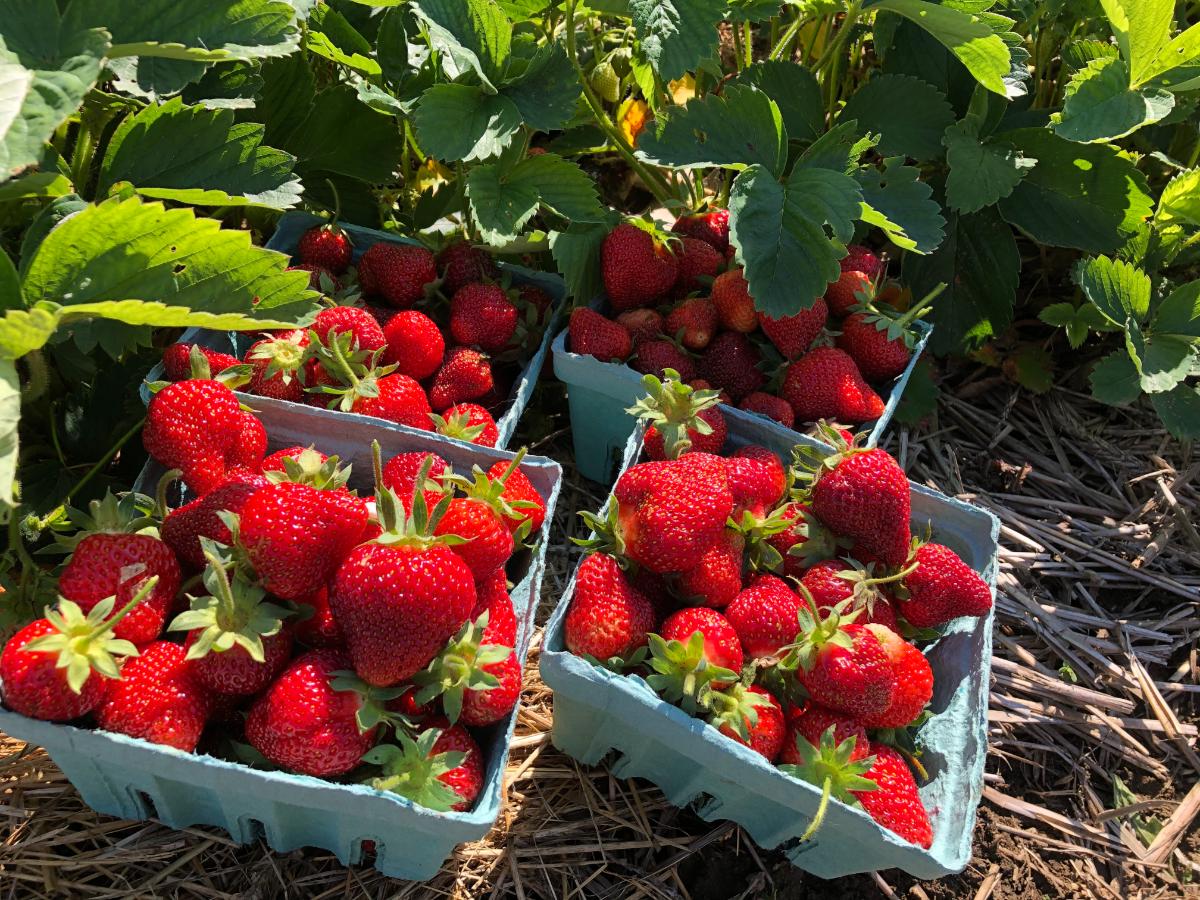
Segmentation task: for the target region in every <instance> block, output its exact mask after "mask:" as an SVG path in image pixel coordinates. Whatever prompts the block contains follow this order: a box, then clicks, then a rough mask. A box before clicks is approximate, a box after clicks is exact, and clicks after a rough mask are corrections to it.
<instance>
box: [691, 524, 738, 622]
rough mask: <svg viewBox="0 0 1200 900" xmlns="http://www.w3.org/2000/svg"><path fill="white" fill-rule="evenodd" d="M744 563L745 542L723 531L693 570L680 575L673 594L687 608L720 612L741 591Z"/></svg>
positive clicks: (731, 532)
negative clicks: (693, 607) (705, 608)
mask: <svg viewBox="0 0 1200 900" xmlns="http://www.w3.org/2000/svg"><path fill="white" fill-rule="evenodd" d="M745 559H746V538H745V537H744V536H743V535H742V534H741V533H740V532H738V531H735V530H733V529H732V528H726V529H725V533H724V534H722V535H721V537H720V538H718V540H717V542H716V543H715V544H713V545H712V546H711V547H709V548H708V550H707V551H706V552H705V554H704V555H703V556H702V557H700V562H699V563H697V564H696V567H695V568H694V569H689V570H688V571H686V572H683V573H682V574H680V576H679V578H678V580H677V581H676V583H675V593H676V594H677V595H678V596H679V597H680V598H681V599H682V600H684V601H685V602H687V603H688V604H689V605H692V606H709V607H712V608H714V609H722V608H723V607H725V606H727V605H728V604H729V602H730V601H731V600H733V598H734V597H736V596H737V595H738V594H739V593H740V592H741V590H742V568H743V566H744V565H745Z"/></svg>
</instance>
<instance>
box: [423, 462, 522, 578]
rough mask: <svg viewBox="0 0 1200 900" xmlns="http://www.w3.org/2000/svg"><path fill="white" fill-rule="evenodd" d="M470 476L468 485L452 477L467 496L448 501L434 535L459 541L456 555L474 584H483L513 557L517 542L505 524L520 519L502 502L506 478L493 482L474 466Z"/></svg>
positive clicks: (509, 465)
mask: <svg viewBox="0 0 1200 900" xmlns="http://www.w3.org/2000/svg"><path fill="white" fill-rule="evenodd" d="M523 455H524V454H519V455H518V456H517V457H516V459H515V460H513V461H510V462H509V463H508V465H507V466H506V468H505V472H506V473H507V472H508V471H509V470H515V468H516V466H518V465H520V461H521V458H522V456H523ZM473 476H474V477H473V480H471V481H467V480H466V479H465V478H461V477H459V476H454V479H453V480H454V483H455V485H456V486H457V487H460V488H462V490H463V491H465V493H466V496H465V497H455V498H454V499H452V500H451V501H450V503H449V505H448V506H447V507H446V509H445V512H444V514H443V515H442V517H441V519H440V520H439V521H438V522H437V524H436V527H435V528H434V532H433V533H434V534H435V535H442V536H446V535H454V536H456V537H458V538H460V539H461V542H459V543H456V545H455V547H454V550H455V552H456V553H457V554H458V555H459V556H461V557H462V559H463V561H464V562H466V564H467V566H468V567H469V568H470V569H471V572H472V573H473V574H474V576H475V580H476V581H484V580H486V579H488V578H490V577H491V576H492V575H494V574H495V573H496V571H497V570H499V569H502V568H503V567H504V564H505V563H507V562H508V558H509V557H510V556H512V554H513V550H514V548H515V546H516V542H515V540H514V538H513V532H512V531H510V530H509V527H508V525H507V524H506V521H505V520H506V519H508V518H513V519H516V518H519V516H518V515H517V513H516V512H515V510H513V509H511V508H510V507H509V506H508V505H507V504H506V503H505V501H504V484H505V481H506V480H507V476H506V475H501V476H500V477H499V478H495V479H493V478H491V477H489V476H488V474H487V473H486V472H484V471H483V470H482V469H480V468H479V467H478V466H476V467H475V469H474V472H473Z"/></svg>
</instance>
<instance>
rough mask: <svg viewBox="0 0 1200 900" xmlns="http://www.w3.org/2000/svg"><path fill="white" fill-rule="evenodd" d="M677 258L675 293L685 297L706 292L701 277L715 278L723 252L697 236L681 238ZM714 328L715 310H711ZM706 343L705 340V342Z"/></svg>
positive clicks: (720, 265) (721, 261)
mask: <svg viewBox="0 0 1200 900" xmlns="http://www.w3.org/2000/svg"><path fill="white" fill-rule="evenodd" d="M675 258H676V259H678V260H679V274H678V275H677V276H676V277H675V293H676V294H677V295H678V296H680V297H686V296H687V295H688V294H692V293H696V292H699V293H706V292H707V286H706V285H705V283H704V282H703V281H702V280H701V279H702V278H715V277H716V275H717V273H718V272H720V271H721V267H722V266H724V265H725V254H724V253H721V252H720V251H719V250H717V249H716V248H714V247H713V246H712V245H711V244H710V243H708V242H707V241H704V240H701V239H699V238H693V237H685V238H683V239H682V240H681V241H680V242H679V244H678V246H677V248H676V251H675ZM713 320H714V321H713V325H714V330H715V324H716V321H715V320H716V311H715V310H714V311H713ZM705 343H707V341H706V342H705Z"/></svg>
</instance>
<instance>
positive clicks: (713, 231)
mask: <svg viewBox="0 0 1200 900" xmlns="http://www.w3.org/2000/svg"><path fill="white" fill-rule="evenodd" d="M671 230H672V231H674V232H675V233H676V234H686V235H688V236H689V237H694V238H699V239H700V240H702V241H705V242H706V243H708V244H710V245H711V246H712V247H714V248H715V249H717V250H719V251H720V252H721V253H722V254H723V253H725V251H726V250H727V249H728V248H729V210H727V209H713V210H709V211H708V212H703V213H695V214H693V215H688V216H680V217H679V218H678V219H676V220H675V224H674V225H672V226H671Z"/></svg>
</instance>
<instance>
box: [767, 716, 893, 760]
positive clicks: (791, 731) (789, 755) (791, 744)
mask: <svg viewBox="0 0 1200 900" xmlns="http://www.w3.org/2000/svg"><path fill="white" fill-rule="evenodd" d="M830 728H832V729H834V732H833V733H834V741H835V742H836V743H838V744H840V743H842V742H843V741H847V740H850V739H851V738H853V739H854V752H853V753H851V754H850V759H851V761H855V762H856V761H858V760H860V759H866V758H867V756H869V755H870V750H871V742H870V740H869V739H868V738H867V730H866V729H865V728H863V726H862V724H861V723H859V722H857V721H855V720H854V719H852V718H850V717H849V716H847V715H846V714H845V713H839V712H834V711H833V710H832V709H828V708H826V707H824V706H821V705H820V704H819V703H812V702H810V703H809V704H808V705H807V706H805V707H804V710H803V711H802V712H801V713H800V715H798V716H797V717H796V718H794V719H792V721H791V722H790V723H789V725H788V736H787V739H786V740H785V741H784V745H783V752H782V753H781V754H780V760H781V761H782V762H785V763H793V764H796V765H799V764H800V762H801V758H800V752H799V751H798V750H797V749H796V740H797V739H800V740H803V741H807V742H808V743H810V744H812V745H813V746H814V747H818V746H820V744H821V735H823V734H824V733H825V732H826V731H828V730H829V729H830Z"/></svg>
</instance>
